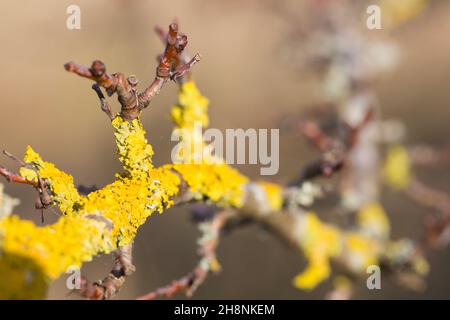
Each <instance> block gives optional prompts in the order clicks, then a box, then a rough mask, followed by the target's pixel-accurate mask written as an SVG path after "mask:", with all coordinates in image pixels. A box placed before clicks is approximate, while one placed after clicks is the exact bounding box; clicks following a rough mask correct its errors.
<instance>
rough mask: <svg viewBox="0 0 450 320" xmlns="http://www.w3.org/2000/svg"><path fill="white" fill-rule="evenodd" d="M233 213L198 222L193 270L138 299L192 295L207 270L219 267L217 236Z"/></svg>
mask: <svg viewBox="0 0 450 320" xmlns="http://www.w3.org/2000/svg"><path fill="white" fill-rule="evenodd" d="M233 215H234V213H233V212H231V211H222V212H220V213H217V214H216V215H215V216H214V218H213V219H212V220H211V221H209V222H204V223H202V224H200V229H201V230H202V232H203V236H202V238H201V239H200V241H199V243H200V248H199V254H200V257H201V259H200V261H199V263H198V264H197V266H196V267H195V269H194V270H193V271H191V272H189V273H188V274H187V275H185V276H183V277H181V278H180V279H177V280H175V281H173V282H172V283H171V284H169V285H167V286H164V287H161V288H158V289H156V290H154V291H152V292H150V293H147V294H145V295H143V296H141V297H139V298H138V299H139V300H153V299H156V298H158V297H165V298H170V297H172V296H173V295H174V294H176V293H179V292H186V294H187V296H189V297H190V296H192V294H193V293H194V292H195V290H196V289H197V288H198V287H199V286H200V285H201V284H202V283H203V282H204V281H205V279H206V277H207V276H208V274H209V272H217V271H218V270H219V269H220V266H219V264H218V262H217V259H216V249H217V246H218V243H219V236H220V233H221V231H222V230H223V228H224V226H225V224H226V223H227V221H228V220H229V219H230V218H231V217H232V216H233Z"/></svg>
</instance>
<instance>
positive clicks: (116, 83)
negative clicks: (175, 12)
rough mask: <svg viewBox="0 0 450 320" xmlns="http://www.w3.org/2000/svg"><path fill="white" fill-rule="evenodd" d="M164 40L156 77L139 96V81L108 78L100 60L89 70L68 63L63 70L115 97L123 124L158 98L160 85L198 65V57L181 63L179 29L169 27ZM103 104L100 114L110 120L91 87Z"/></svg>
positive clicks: (117, 75)
mask: <svg viewBox="0 0 450 320" xmlns="http://www.w3.org/2000/svg"><path fill="white" fill-rule="evenodd" d="M165 38H166V41H165V42H166V48H165V50H164V53H163V54H162V55H161V57H160V61H159V65H158V67H157V69H156V77H155V79H154V80H153V82H152V83H151V84H150V85H149V86H148V87H147V88H146V89H145V90H144V91H143V92H141V93H139V92H138V91H137V84H138V80H137V78H136V77H135V76H130V77H128V78H125V76H124V74H122V73H115V74H108V73H107V72H106V66H105V64H104V63H103V62H102V61H100V60H95V61H94V62H93V63H92V65H91V67H90V68H87V67H84V66H82V65H79V64H76V63H74V62H68V63H66V64H65V65H64V68H65V69H66V70H67V71H69V72H73V73H75V74H78V75H79V76H81V77H84V78H88V79H91V80H94V81H95V82H96V83H97V85H98V86H101V87H103V88H105V89H106V92H107V93H108V95H109V96H111V95H113V94H114V93H117V98H118V101H119V103H120V105H121V113H120V116H121V117H122V118H123V119H125V120H133V119H136V118H137V117H138V116H139V114H140V112H141V111H142V109H144V108H146V107H147V106H148V105H149V103H150V101H151V100H152V99H153V97H154V96H156V95H157V94H159V92H160V91H161V89H162V87H163V85H164V84H165V83H166V82H167V81H168V80H173V81H176V80H177V79H179V78H181V77H183V76H184V75H185V74H186V73H187V72H188V71H189V70H190V69H191V68H192V67H193V66H194V65H195V64H196V63H197V62H198V61H200V55H198V54H197V55H195V56H194V58H192V59H191V60H190V61H188V62H186V63H185V62H183V61H184V58H182V53H183V50H184V48H185V47H186V45H187V37H186V36H185V35H183V34H181V33H179V32H178V25H177V24H176V23H172V24H171V25H170V26H169V32H168V34H167V36H166V37H165ZM93 89H94V90H95V91H96V92H97V95H98V96H99V99H100V101H101V103H102V110H103V111H104V112H105V113H106V114H108V116H109V117H110V118H111V117H112V112H111V109H110V107H109V105H108V104H107V103H106V101H105V99H104V97H103V94H101V91H100V89H99V88H98V89H97V87H93Z"/></svg>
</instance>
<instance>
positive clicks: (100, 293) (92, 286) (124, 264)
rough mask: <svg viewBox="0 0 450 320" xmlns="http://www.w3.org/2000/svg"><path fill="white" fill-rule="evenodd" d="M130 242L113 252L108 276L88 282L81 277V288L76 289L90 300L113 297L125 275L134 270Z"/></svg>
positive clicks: (121, 284)
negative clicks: (113, 259)
mask: <svg viewBox="0 0 450 320" xmlns="http://www.w3.org/2000/svg"><path fill="white" fill-rule="evenodd" d="M132 247H133V245H132V244H129V245H127V246H124V247H121V248H119V249H117V250H116V251H115V253H114V258H115V261H114V267H113V268H112V270H111V272H110V273H109V274H108V276H107V277H106V278H105V279H103V280H102V281H99V282H94V283H92V282H90V281H88V280H87V279H86V278H84V277H83V278H82V281H81V288H80V289H79V290H78V291H77V292H78V293H79V294H80V295H81V296H82V297H84V298H87V299H90V300H105V299H110V298H112V297H114V296H115V295H116V294H117V292H119V290H120V289H121V288H122V286H123V285H124V283H125V280H126V277H127V276H129V275H131V274H132V273H133V272H134V271H135V267H134V265H133V262H132Z"/></svg>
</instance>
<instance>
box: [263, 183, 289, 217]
mask: <svg viewBox="0 0 450 320" xmlns="http://www.w3.org/2000/svg"><path fill="white" fill-rule="evenodd" d="M258 185H259V186H261V187H262V188H263V190H264V191H265V194H266V198H267V200H268V202H269V206H270V209H271V210H272V211H278V210H280V209H281V207H282V205H283V194H282V191H283V188H282V187H281V186H280V185H278V184H275V183H270V182H265V181H261V182H259V183H258Z"/></svg>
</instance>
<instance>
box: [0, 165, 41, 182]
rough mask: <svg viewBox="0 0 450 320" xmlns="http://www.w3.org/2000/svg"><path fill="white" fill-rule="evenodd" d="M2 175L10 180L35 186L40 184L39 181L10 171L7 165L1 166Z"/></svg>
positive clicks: (0, 172)
mask: <svg viewBox="0 0 450 320" xmlns="http://www.w3.org/2000/svg"><path fill="white" fill-rule="evenodd" d="M0 175H2V176H4V177H5V178H6V180H8V182H15V183H23V184H28V185H30V186H33V187H37V186H38V182H37V181H35V180H28V179H26V178H24V177H22V176H21V175H19V174H17V173H14V172H11V171H9V170H8V169H6V168H5V167H0Z"/></svg>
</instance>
